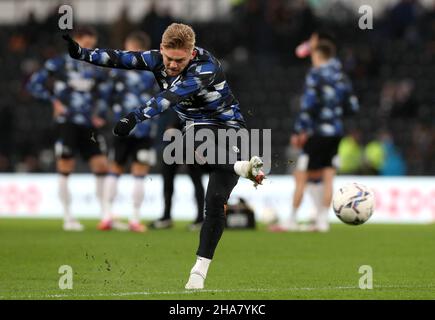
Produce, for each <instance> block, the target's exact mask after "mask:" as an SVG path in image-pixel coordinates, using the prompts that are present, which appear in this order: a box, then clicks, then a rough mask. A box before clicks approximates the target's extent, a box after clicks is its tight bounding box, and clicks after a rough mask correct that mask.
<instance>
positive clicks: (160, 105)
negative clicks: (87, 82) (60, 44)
mask: <svg viewBox="0 0 435 320" xmlns="http://www.w3.org/2000/svg"><path fill="white" fill-rule="evenodd" d="M64 38H65V40H67V41H68V47H69V52H70V55H71V56H73V57H75V58H78V59H81V60H84V61H87V62H90V63H93V64H95V65H100V66H107V67H116V68H123V69H142V70H150V71H152V72H153V73H154V75H155V77H156V80H157V82H158V84H159V86H160V88H161V90H162V91H161V92H160V93H159V94H158V95H156V96H155V97H153V98H151V99H150V100H148V102H147V103H146V104H145V106H143V107H140V108H137V109H136V110H135V111H133V112H131V113H129V114H128V115H127V116H126V117H125V118H122V119H121V120H120V121H119V122H118V123H117V124H116V126H115V128H114V133H115V134H116V135H120V136H126V135H128V134H129V133H130V131H131V130H132V129H133V128H134V127H135V125H136V124H137V123H138V122H142V121H144V120H147V119H150V118H152V117H154V116H156V115H158V114H160V113H161V112H164V111H165V110H166V109H168V108H169V107H173V108H174V110H175V111H176V112H177V113H178V115H179V117H180V118H181V119H182V120H188V121H192V122H193V124H191V125H190V126H189V127H186V128H185V130H195V131H196V130H198V129H200V128H207V129H209V130H211V131H212V132H214V134H215V137H217V129H218V128H221V129H224V130H227V129H230V128H231V129H234V130H235V131H237V130H240V129H241V128H244V127H245V121H244V119H243V116H242V114H241V112H240V107H239V103H238V101H237V100H236V99H235V98H234V96H233V94H232V92H231V89H230V88H229V86H228V83H227V81H226V79H225V75H224V73H223V70H222V66H221V64H220V63H219V61H218V60H217V59H216V58H215V57H214V56H213V55H211V54H210V53H209V52H208V51H206V50H204V49H202V48H199V47H195V33H194V31H193V30H192V28H191V27H190V26H187V25H184V24H177V23H174V24H171V25H170V26H169V27H168V28H167V29H166V30H165V32H164V33H163V36H162V42H161V45H160V51H158V50H151V51H146V52H131V51H130V52H129V51H119V50H110V49H96V50H89V49H85V48H81V47H80V46H79V45H78V44H77V43H76V42H74V41H73V40H72V39H71V38H70V37H68V36H64ZM193 133H194V132H193ZM186 136H188V134H187V133H186V135H184V137H185V138H186ZM197 142H198V145H200V144H201V143H202V142H200V141H194V143H195V149H196V147H197V146H198V145H197V144H196V143H197ZM213 143H214V145H215V147H216V144H217V141H214V142H213ZM217 147H221V148H226V151H227V155H228V154H230V153H231V152H232V153H237V151H235V150H237V148H232V147H230V146H228V147H227V146H217ZM238 147H241V146H238ZM239 150H240V148H239ZM238 155H239V156H240V153H238ZM214 163H217V162H214ZM205 166H207V168H208V169H209V172H210V175H209V184H208V187H207V192H206V199H205V214H206V215H205V219H204V223H203V225H202V228H201V232H200V243H199V248H198V250H197V261H196V263H195V265H194V266H193V268H192V270H191V273H190V277H189V280H188V282H187V284H186V286H185V287H186V289H202V288H204V280H205V278H206V275H207V271H208V268H209V265H210V262H211V259H212V258H213V255H214V252H215V249H216V247H217V244H218V242H219V240H220V238H221V236H222V233H223V231H224V225H225V213H224V207H225V204H226V203H227V201H228V198H229V196H230V194H231V192H232V190H233V188H234V187H235V186H236V184H237V181H238V179H239V176H242V177H245V178H248V179H250V180H252V181H253V182H254V185H258V184H261V183H262V180H263V179H264V173H263V172H262V171H261V168H262V166H263V162H262V161H261V159H260V158H259V157H256V156H254V157H252V158H251V160H250V161H236V162H235V163H226V164H213V163H210V162H208V163H207V164H205Z"/></svg>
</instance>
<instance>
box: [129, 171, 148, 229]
mask: <svg viewBox="0 0 435 320" xmlns="http://www.w3.org/2000/svg"><path fill="white" fill-rule="evenodd" d="M143 178H144V177H143V176H135V177H134V184H133V217H132V218H131V219H130V222H134V223H138V222H139V221H140V207H141V205H142V202H143V199H144V198H145V196H144V190H145V187H144V181H143V180H144V179H143Z"/></svg>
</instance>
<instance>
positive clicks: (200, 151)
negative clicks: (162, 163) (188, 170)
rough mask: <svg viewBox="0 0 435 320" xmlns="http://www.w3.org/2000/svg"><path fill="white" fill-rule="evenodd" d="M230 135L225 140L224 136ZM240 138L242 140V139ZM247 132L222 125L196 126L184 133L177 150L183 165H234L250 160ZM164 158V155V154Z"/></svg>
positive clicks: (178, 158)
mask: <svg viewBox="0 0 435 320" xmlns="http://www.w3.org/2000/svg"><path fill="white" fill-rule="evenodd" d="M226 134H227V135H231V137H232V138H231V139H230V138H229V137H227V138H225V135H226ZM242 136H243V137H244V139H242ZM249 143H250V136H249V131H248V130H246V129H244V130H241V129H234V128H229V127H226V126H222V125H211V124H198V125H195V126H193V127H190V128H188V129H187V130H185V131H184V135H183V147H184V150H181V149H180V150H181V152H180V150H179V154H181V155H182V156H183V157H184V158H182V159H183V161H182V162H179V160H180V159H181V157H176V158H177V163H184V164H199V165H203V164H206V163H208V164H232V165H233V164H234V163H235V162H236V161H240V160H249V159H250V144H249ZM164 156H165V153H164Z"/></svg>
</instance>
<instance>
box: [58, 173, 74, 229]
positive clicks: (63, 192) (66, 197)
mask: <svg viewBox="0 0 435 320" xmlns="http://www.w3.org/2000/svg"><path fill="white" fill-rule="evenodd" d="M59 199H60V203H61V204H62V209H63V220H64V221H65V222H68V221H71V220H73V219H72V217H71V211H70V205H71V193H70V192H69V188H68V175H64V174H60V175H59Z"/></svg>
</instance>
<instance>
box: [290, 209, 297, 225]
mask: <svg viewBox="0 0 435 320" xmlns="http://www.w3.org/2000/svg"><path fill="white" fill-rule="evenodd" d="M298 209H299V208H295V207H292V209H291V212H290V219H289V223H291V224H294V223H297V216H298Z"/></svg>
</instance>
